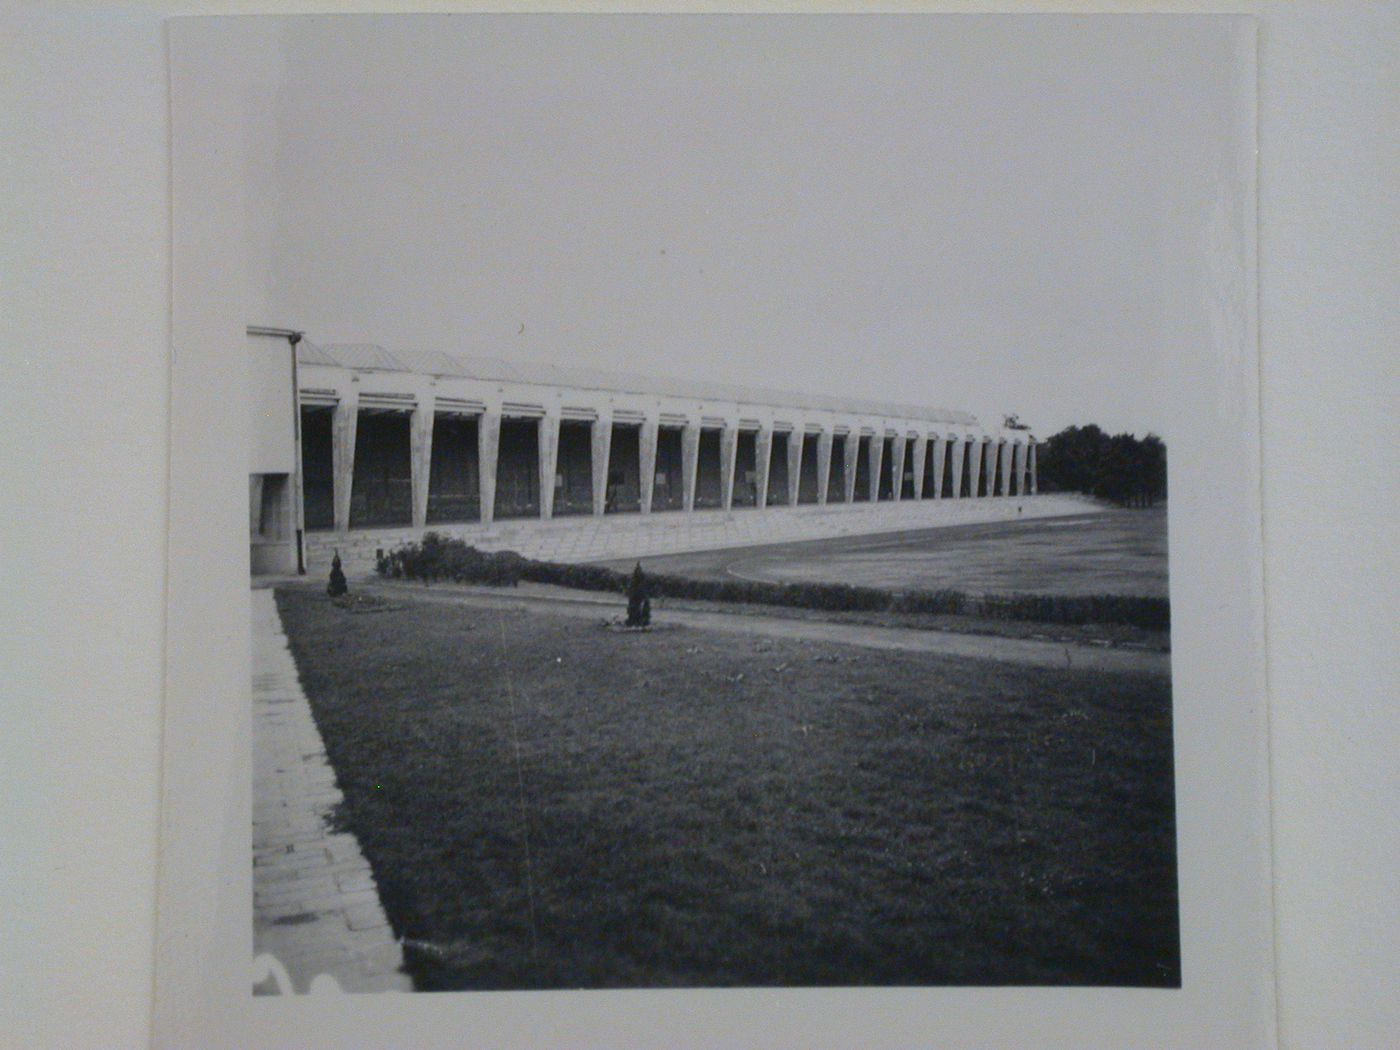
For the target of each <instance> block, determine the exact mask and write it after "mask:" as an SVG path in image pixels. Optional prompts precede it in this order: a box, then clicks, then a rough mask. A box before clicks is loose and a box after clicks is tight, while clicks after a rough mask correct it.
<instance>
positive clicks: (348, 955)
mask: <svg viewBox="0 0 1400 1050" xmlns="http://www.w3.org/2000/svg"><path fill="white" fill-rule="evenodd" d="M252 606H253V953H254V956H255V961H254V968H253V980H254V992H255V993H258V994H271V995H275V994H278V993H283V994H285V993H289V992H298V993H304V992H309V991H314V992H320V991H334V990H336V989H337V988H338V989H339V990H341V991H346V992H387V991H404V992H408V991H412V990H413V985H412V983H411V982H410V981H409V979H408V977H407V976H405V975H404V974H402V973H400V972H399V971H400V968H401V967H402V965H403V951H402V949H401V948H400V946H399V944H398V942H397V941H395V939H394V935H393V931H392V930H391V929H390V927H389V923H388V920H387V919H386V918H385V917H384V909H383V908H381V907H380V904H379V893H378V891H377V890H376V888H375V883H374V876H373V874H371V872H370V867H369V864H368V862H367V861H366V860H365V858H364V856H363V855H362V854H361V853H360V847H359V843H358V842H356V841H355V837H354V836H353V835H349V834H345V833H341V832H334V831H332V830H330V828H329V827H328V817H329V815H330V812H331V810H332V808H333V807H334V806H335V805H336V804H337V803H338V802H340V801H341V794H340V790H339V789H338V788H337V787H336V784H335V773H334V771H333V770H332V769H331V767H330V765H329V764H328V763H327V761H326V752H325V747H324V746H323V745H322V743H321V735H320V733H319V732H318V731H317V729H316V723H315V722H314V721H313V719H312V717H311V707H310V705H309V704H308V703H307V700H306V694H305V693H303V692H302V689H301V683H300V682H299V681H298V679H297V669H296V664H295V663H294V662H293V660H292V654H291V653H290V652H289V651H288V649H287V637H286V635H285V634H283V633H282V623H281V620H280V618H279V617H278V615H277V606H276V604H275V603H274V601H273V596H272V591H270V590H266V589H261V590H254V591H253V592H252ZM332 982H333V983H332Z"/></svg>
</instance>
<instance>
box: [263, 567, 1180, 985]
mask: <svg viewBox="0 0 1400 1050" xmlns="http://www.w3.org/2000/svg"><path fill="white" fill-rule="evenodd" d="M395 601H396V602H400V606H399V607H398V608H396V609H392V610H388V611H380V612H374V613H366V614H357V613H352V612H348V611H346V610H342V609H338V608H336V607H334V606H332V605H331V604H330V603H329V602H328V601H327V600H326V599H325V597H324V596H323V595H321V594H319V593H317V592H315V591H313V590H310V589H290V590H285V591H281V592H279V594H278V604H279V607H280V609H281V611H282V616H283V621H284V625H285V627H286V630H287V634H288V636H289V638H290V640H291V644H292V648H293V652H294V654H295V656H296V659H297V663H298V666H299V668H300V671H301V676H302V682H303V685H304V686H305V688H306V691H307V694H308V696H309V697H310V700H311V704H312V708H313V711H314V713H315V715H316V719H317V723H318V725H319V727H320V729H321V732H322V735H323V737H324V739H325V742H326V747H327V751H328V754H329V757H330V759H331V762H332V764H333V765H334V767H335V769H336V773H337V776H338V778H339V782H340V785H341V788H342V790H343V791H344V793H345V803H344V807H343V814H342V815H343V819H344V820H345V821H346V822H347V823H348V824H349V826H350V828H351V829H352V830H353V831H354V832H355V833H356V834H357V835H358V837H359V839H360V843H361V845H362V847H363V849H364V851H365V854H366V856H367V857H368V859H369V861H370V863H371V865H372V866H373V868H374V872H375V876H376V879H377V880H378V883H379V886H380V890H381V895H382V899H383V903H384V906H385V909H386V911H387V913H388V915H389V918H390V920H391V922H392V923H393V925H394V927H395V930H396V932H397V933H398V934H399V935H400V936H403V937H405V938H406V941H405V945H406V959H407V963H408V966H409V968H410V970H411V972H412V975H413V977H414V979H415V982H416V984H417V986H418V987H419V988H421V989H471V988H481V989H485V988H568V987H593V988H597V987H628V986H633V987H642V986H645V987H657V986H731V985H798V986H801V985H854V984H880V985H918V984H989V983H990V984H1000V983H1014V984H1053V985H1063V984H1109V985H1142V986H1167V987H1170V986H1176V985H1178V984H1179V980H1180V969H1179V957H1178V946H1177V914H1176V873H1175V860H1174V858H1175V833H1174V820H1173V804H1172V746H1171V719H1170V712H1171V698H1170V687H1169V685H1168V684H1167V682H1166V681H1165V680H1164V679H1161V678H1159V677H1154V676H1147V675H1143V676H1138V675H1129V674H1119V675H1099V674H1094V673H1091V672H1071V671H1053V672H1047V671H1044V670H1022V669H1016V668H1010V667H1004V666H1001V665H997V664H992V663H989V662H984V661H973V660H961V661H960V660H953V659H946V658H939V657H934V656H926V655H919V654H892V653H874V652H871V651H868V650H865V651H862V650H859V649H855V648H850V647H844V646H835V645H829V644H811V643H802V642H797V641H793V642H775V641H767V640H748V641H742V642H736V640H735V637H734V636H733V635H731V634H723V635H721V634H710V633H707V632H704V631H700V630H694V629H685V628H675V629H671V630H667V629H664V627H663V629H658V630H656V631H653V632H651V633H647V634H624V633H616V632H610V631H606V630H603V629H601V627H599V626H597V625H595V624H593V623H590V622H589V621H586V620H580V619H575V618H564V617H557V616H551V615H547V614H532V613H525V612H521V611H519V610H492V611H485V610H481V609H468V608H462V607H453V606H444V605H441V604H436V605H428V604H426V603H422V604H420V603H418V602H416V601H414V600H413V599H412V598H404V599H402V600H401V601H400V599H398V597H397V596H396V597H395Z"/></svg>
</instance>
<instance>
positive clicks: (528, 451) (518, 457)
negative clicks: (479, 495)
mask: <svg viewBox="0 0 1400 1050" xmlns="http://www.w3.org/2000/svg"><path fill="white" fill-rule="evenodd" d="M539 426H540V422H539V420H538V419H503V420H501V442H500V445H499V447H498V449H497V452H496V512H495V516H496V518H497V519H498V520H499V519H501V518H537V517H539V514H540V438H539Z"/></svg>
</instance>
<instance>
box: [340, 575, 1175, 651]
mask: <svg viewBox="0 0 1400 1050" xmlns="http://www.w3.org/2000/svg"><path fill="white" fill-rule="evenodd" d="M359 586H360V587H362V588H363V587H368V588H371V589H374V588H378V589H382V590H384V591H386V592H388V591H401V592H406V593H407V594H409V595H411V596H412V597H414V598H416V599H422V600H426V601H437V602H450V603H456V604H462V605H476V606H488V607H499V606H501V605H507V606H515V607H517V608H524V609H538V610H542V611H548V612H553V613H560V614H562V615H565V616H581V617H587V618H589V619H596V618H598V617H599V616H605V615H609V614H614V613H618V612H622V611H624V610H625V609H626V606H627V599H626V598H625V597H623V596H622V595H610V594H600V593H592V592H579V591H568V590H565V589H563V588H555V587H545V586H541V585H534V586H529V587H528V588H527V585H525V584H522V585H521V587H520V589H518V590H494V589H492V588H487V587H480V588H468V587H450V588H449V587H424V586H423V585H422V584H419V583H397V582H383V583H361V584H360V585H359ZM654 619H656V620H657V622H662V621H664V622H666V623H678V624H684V625H686V626H689V627H699V628H704V629H707V630H715V631H728V632H731V633H733V634H744V635H764V636H766V637H769V638H787V639H799V640H806V641H812V642H828V643H833V644H837V645H858V646H862V647H865V648H870V649H885V650H896V651H901V652H917V653H936V654H939V655H942V656H966V657H973V658H976V659H982V660H998V661H1001V662H1003V663H1014V664H1022V665H1027V666H1032V667H1072V668H1079V669H1083V668H1092V669H1096V670H1101V671H1148V672H1152V673H1155V674H1170V673H1171V654H1170V653H1163V652H1155V651H1151V650H1142V649H1114V648H1110V647H1100V646H1094V645H1067V644H1065V643H1063V642H1053V641H1040V640H1038V639H1034V638H1001V637H997V636H994V635H981V634H958V633H956V632H953V631H935V630H921V629H919V628H914V627H878V626H873V625H870V624H856V623H832V622H829V621H823V620H799V619H792V618H787V617H782V616H764V615H761V614H749V613H744V614H735V613H728V612H707V611H701V610H694V609H677V608H665V609H658V610H656V612H655V613H654Z"/></svg>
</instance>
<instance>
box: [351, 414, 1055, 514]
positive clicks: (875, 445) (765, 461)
mask: <svg viewBox="0 0 1400 1050" xmlns="http://www.w3.org/2000/svg"><path fill="white" fill-rule="evenodd" d="M359 415H360V406H359V398H358V396H357V395H356V393H354V392H351V393H349V394H348V396H342V397H341V398H340V400H339V401H338V402H337V404H336V407H335V414H334V420H333V423H332V444H331V459H332V473H333V501H334V518H335V529H336V531H338V532H343V531H346V530H348V529H349V526H350V496H351V487H352V484H353V481H354V477H353V475H354V464H355V441H356V434H357V430H358V422H359ZM475 415H476V418H477V420H478V427H477V439H478V450H477V452H478V474H479V478H480V505H481V509H480V514H481V522H482V524H490V523H491V521H492V520H493V518H494V510H495V500H496V468H497V457H498V453H499V448H500V431H501V419H502V413H501V412H500V411H498V410H493V409H490V408H488V409H486V410H485V411H483V412H480V413H479V414H475ZM436 417H437V406H436V403H435V399H434V398H433V397H432V396H431V395H429V396H427V397H420V398H419V399H418V403H417V404H416V405H415V407H414V408H413V409H412V414H411V417H410V422H409V466H410V474H411V489H412V523H413V526H414V527H415V528H423V527H424V526H425V525H426V523H427V515H428V493H429V475H430V471H431V466H432V448H433V423H434V420H435V419H436ZM532 418H535V419H536V421H537V423H538V440H539V455H538V463H539V486H540V489H539V491H540V517H541V518H542V519H544V520H548V519H550V518H552V517H553V515H554V489H555V485H554V477H555V470H556V466H557V461H558V453H559V426H560V422H561V418H560V417H559V416H558V415H551V414H548V413H546V414H544V415H542V416H537V417H532ZM580 422H588V423H589V425H590V426H591V432H592V448H591V453H592V462H591V468H592V501H593V507H592V510H593V514H595V515H602V514H603V513H604V510H605V505H606V501H607V483H608V467H609V461H610V457H611V451H612V434H613V423H614V421H613V420H612V419H611V418H609V417H604V416H600V417H599V418H597V419H594V420H591V421H588V420H581V421H580ZM638 426H639V429H640V437H639V451H640V478H639V481H640V496H641V498H640V504H641V506H640V509H641V513H643V514H648V513H650V512H651V509H652V493H653V490H654V487H655V481H656V446H657V436H658V431H659V421H658V420H656V419H646V420H644V421H642V422H641V423H640V424H638ZM678 429H680V430H681V479H682V489H683V501H684V502H683V506H684V509H685V510H687V511H691V510H694V509H695V487H696V477H697V468H698V464H699V453H700V433H701V429H702V427H701V425H700V424H699V423H696V422H693V421H692V422H688V423H686V424H685V425H684V426H683V427H680V428H678ZM741 429H745V430H748V431H749V432H752V433H754V435H755V437H754V449H755V460H756V463H755V466H756V478H755V482H756V485H755V490H756V491H755V497H756V505H757V506H758V507H760V508H762V507H765V506H767V503H768V480H769V477H768V475H769V469H770V467H771V461H772V447H773V436H774V434H775V433H782V432H783V431H775V429H774V427H773V426H772V425H768V424H764V425H760V426H758V428H757V429H756V430H755V429H753V428H741V427H739V426H737V425H735V424H733V423H726V424H725V425H724V427H723V428H722V429H720V495H721V506H722V509H723V510H725V511H728V510H730V509H731V508H732V505H733V493H734V475H735V471H736V469H738V463H737V460H738V447H739V434H740V431H741ZM786 433H787V435H788V441H787V479H788V493H787V497H788V504H789V505H794V506H795V505H796V504H797V502H798V491H799V487H800V484H801V473H802V471H801V468H802V457H803V452H804V446H805V444H806V439H807V438H808V437H814V438H815V439H816V455H817V464H816V467H817V505H824V504H826V503H827V502H828V495H829V492H828V489H829V487H830V480H831V456H832V448H833V445H834V443H835V437H836V435H835V434H834V432H833V430H832V429H831V428H829V427H823V428H822V429H821V430H820V431H817V432H814V433H811V434H808V433H807V432H806V430H805V429H804V428H803V427H801V426H794V427H793V429H792V430H791V431H787V432H786ZM862 437H867V438H868V444H867V457H868V460H867V468H868V479H867V481H868V485H869V488H868V498H869V501H870V502H871V503H875V502H877V501H879V486H880V472H881V469H882V467H883V465H884V464H883V458H884V450H885V441H886V438H887V437H888V435H887V434H885V433H884V432H883V431H880V432H875V433H873V434H862V433H861V432H860V429H859V428H852V429H851V430H850V431H849V432H847V434H846V435H845V441H844V457H845V458H844V469H843V472H842V478H843V481H844V486H843V488H844V491H843V493H842V500H843V502H845V503H853V502H855V495H856V478H857V467H858V459H859V456H860V445H861V438H862ZM908 441H909V438H908V435H900V436H898V437H895V438H893V439H892V440H891V452H892V458H891V464H890V465H891V479H892V484H891V492H890V495H889V497H888V501H889V502H899V501H900V499H901V497H902V488H903V480H904V459H905V454H906V452H905V450H906V446H907V444H908ZM913 441H914V444H913V463H912V464H911V466H912V475H913V498H914V499H923V498H924V495H923V490H924V478H925V473H926V471H925V466H926V457H927V455H928V453H929V449H930V446H931V447H932V452H933V456H934V462H933V471H932V482H933V493H932V496H931V497H930V498H935V499H937V498H941V496H942V492H943V475H944V467H945V461H947V460H948V459H949V458H951V463H949V464H948V466H949V467H950V468H951V470H952V474H953V478H954V483H953V493H952V498H959V497H961V495H962V493H961V488H962V486H961V484H960V483H959V482H960V480H961V478H962V476H963V469H964V466H965V465H966V466H967V467H968V473H969V476H970V478H971V486H970V487H971V492H972V495H974V496H975V495H976V494H977V492H978V489H979V486H980V482H981V477H982V474H983V472H984V471H985V474H986V477H987V479H988V485H987V489H988V495H992V496H1007V495H1020V494H1034V493H1035V491H1036V446H1035V443H1034V441H1030V440H1028V441H1026V442H1020V441H1007V440H1006V439H1004V438H1003V439H1000V440H994V439H991V438H986V437H980V436H965V437H957V438H951V439H950V438H947V437H942V436H918V437H915V438H914V439H913ZM949 445H951V446H952V456H951V457H949V456H948V455H947V448H948V446H949ZM974 448H976V451H975V452H974V451H973V450H974ZM969 456H971V459H970V460H969V459H968V457H969ZM1013 489H1014V490H1015V491H1013Z"/></svg>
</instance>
